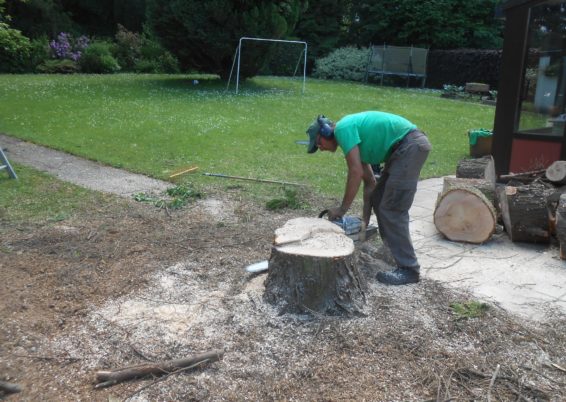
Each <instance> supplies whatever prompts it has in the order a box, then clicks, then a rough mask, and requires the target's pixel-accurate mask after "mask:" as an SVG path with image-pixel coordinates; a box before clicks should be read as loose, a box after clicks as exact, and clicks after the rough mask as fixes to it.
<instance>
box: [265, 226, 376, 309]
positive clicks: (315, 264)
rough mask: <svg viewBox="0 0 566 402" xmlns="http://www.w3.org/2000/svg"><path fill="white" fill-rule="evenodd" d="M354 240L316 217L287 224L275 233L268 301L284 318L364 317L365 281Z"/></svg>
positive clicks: (266, 284)
mask: <svg viewBox="0 0 566 402" xmlns="http://www.w3.org/2000/svg"><path fill="white" fill-rule="evenodd" d="M357 259H358V253H357V252H356V250H355V248H354V243H353V241H352V239H350V238H349V237H347V236H346V235H345V234H344V231H343V230H342V229H341V228H340V227H338V226H337V225H335V224H333V223H331V222H329V221H327V220H325V219H317V218H297V219H292V220H290V221H288V222H287V223H286V224H285V225H284V226H283V227H282V228H279V229H277V230H276V232H275V242H274V245H273V247H272V249H271V257H270V259H269V272H268V276H267V279H266V281H265V293H264V298H265V300H266V301H267V302H269V303H271V304H274V305H276V306H278V308H279V311H280V313H285V312H290V313H305V312H316V313H320V314H327V315H356V314H362V313H363V306H364V304H365V294H364V291H363V289H364V288H365V281H364V279H363V277H362V276H361V274H360V272H359V270H358V266H357V262H358V261H357Z"/></svg>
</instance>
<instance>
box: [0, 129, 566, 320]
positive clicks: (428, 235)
mask: <svg viewBox="0 0 566 402" xmlns="http://www.w3.org/2000/svg"><path fill="white" fill-rule="evenodd" d="M0 146H2V148H3V149H6V154H7V156H8V158H9V159H10V160H11V161H13V162H16V163H20V164H23V165H29V166H32V167H34V168H36V169H38V170H42V171H46V172H48V173H50V174H52V175H54V176H56V177H58V178H59V179H61V180H65V181H69V182H72V183H74V184H77V185H80V186H84V187H87V188H90V189H93V190H98V191H103V192H109V193H113V194H118V195H121V196H127V197H130V196H131V195H132V194H135V193H138V192H146V193H147V192H155V193H159V192H163V191H165V190H166V189H167V188H168V187H170V186H171V184H170V183H168V182H164V181H160V180H155V179H152V178H150V177H146V176H143V175H138V174H132V173H129V172H126V171H122V170H120V169H115V168H111V167H107V166H102V165H99V164H97V163H95V162H92V161H87V160H84V159H81V158H77V157H75V156H72V155H68V154H65V153H63V152H59V151H54V150H51V149H48V148H44V147H41V146H38V145H35V144H32V143H29V142H25V141H21V140H18V139H15V138H12V137H9V136H5V135H2V134H0ZM442 184H443V178H434V179H428V180H422V181H420V182H419V185H418V190H417V194H416V196H415V201H414V204H413V207H412V209H411V223H410V228H411V233H412V236H413V242H414V245H415V249H416V250H417V255H418V257H419V260H420V263H421V266H422V270H423V271H422V273H423V276H424V277H425V278H430V279H434V280H438V281H441V282H444V283H446V284H447V285H449V286H453V287H455V288H461V289H466V290H468V291H471V292H472V293H473V294H474V295H475V297H477V298H478V299H480V300H485V301H489V302H492V303H496V304H498V305H499V306H501V307H502V308H504V309H506V310H508V311H510V312H511V313H514V314H517V315H520V316H522V317H525V318H528V319H533V320H544V319H545V317H546V316H547V314H550V313H552V312H553V311H557V312H559V313H562V314H566V261H562V260H560V259H559V253H558V248H557V247H556V246H541V245H531V244H516V243H512V242H511V241H510V240H509V238H508V237H507V235H506V234H505V232H503V231H502V230H500V231H499V232H498V233H496V234H495V235H494V236H493V237H492V239H491V240H490V241H488V242H486V243H485V244H482V245H472V244H465V243H455V242H451V241H448V240H446V239H444V238H443V237H442V236H441V235H440V234H439V233H438V231H437V230H436V227H435V226H434V222H433V213H434V206H435V203H436V199H437V196H438V193H439V192H440V191H441V190H442ZM372 223H374V224H375V223H376V221H375V216H372Z"/></svg>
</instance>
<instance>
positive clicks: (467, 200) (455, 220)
mask: <svg viewBox="0 0 566 402" xmlns="http://www.w3.org/2000/svg"><path fill="white" fill-rule="evenodd" d="M444 184H445V185H444V189H443V191H442V193H441V194H440V195H439V197H438V200H437V203H436V208H435V211H434V225H435V226H436V228H437V230H438V231H439V232H440V233H442V234H443V235H444V236H445V237H446V238H448V239H449V240H452V241H462V242H467V243H476V244H477V243H484V242H486V241H487V240H489V239H490V238H491V235H492V234H493V232H495V225H496V223H497V213H496V211H495V208H494V207H493V203H492V202H491V201H490V200H489V199H488V198H487V197H486V196H485V195H484V194H483V193H482V192H481V191H479V190H478V189H477V188H474V187H473V185H471V184H470V185H468V184H466V183H465V182H460V183H457V184H456V183H453V182H452V183H450V182H449V183H448V184H447V182H446V181H445V182H444Z"/></svg>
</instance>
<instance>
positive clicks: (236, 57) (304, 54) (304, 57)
mask: <svg viewBox="0 0 566 402" xmlns="http://www.w3.org/2000/svg"><path fill="white" fill-rule="evenodd" d="M245 41H250V42H251V41H255V42H274V43H277V42H279V43H289V44H297V45H300V46H302V48H303V50H302V52H301V53H300V55H299V57H298V60H297V65H296V67H295V71H294V73H293V77H295V76H296V75H297V71H298V70H299V66H300V64H301V61H302V62H303V87H302V90H301V93H303V94H304V93H305V84H306V80H307V50H308V45H307V42H303V41H297V40H284V39H265V38H250V37H247V36H243V37H241V38H240V41H239V42H238V47H237V48H236V52H235V53H234V60H233V62H232V68H231V69H230V75H229V77H228V84H227V85H226V90H228V89H229V88H230V81H231V80H232V74H233V72H234V67H236V93H238V90H239V88H240V62H241V56H242V45H243V43H244V42H245Z"/></svg>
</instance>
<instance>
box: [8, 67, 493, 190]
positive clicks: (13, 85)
mask: <svg viewBox="0 0 566 402" xmlns="http://www.w3.org/2000/svg"><path fill="white" fill-rule="evenodd" d="M194 78H198V79H199V84H198V85H193V79H194ZM300 89H301V82H300V81H293V80H289V79H280V78H269V77H266V78H256V79H253V80H251V81H248V82H247V83H246V84H244V85H242V86H241V87H240V94H238V95H235V94H234V92H233V90H231V91H230V92H226V91H225V83H223V82H221V81H220V80H217V79H213V78H210V79H207V77H204V76H201V77H194V76H186V75H129V74H117V75H107V76H104V75H66V76H57V75H0V132H5V133H8V134H9V135H12V136H15V137H18V138H22V139H26V140H30V141H33V142H35V143H38V144H43V145H47V146H49V147H53V148H56V149H60V150H64V151H67V152H70V153H73V154H76V155H80V156H83V157H86V158H90V159H94V160H98V161H101V162H103V163H106V164H109V165H112V166H117V167H122V168H125V169H128V170H131V171H135V172H141V173H145V174H148V175H151V176H154V177H158V178H162V179H164V178H167V177H168V176H169V174H171V172H172V171H175V170H176V169H177V168H179V167H182V166H187V165H197V166H198V167H199V171H198V172H199V173H197V174H191V175H190V176H189V175H188V176H186V179H189V180H190V181H192V182H194V183H195V184H196V185H197V186H208V185H219V186H225V185H226V184H227V183H226V181H225V180H223V179H217V178H211V177H206V176H203V175H201V174H200V173H203V172H212V173H222V174H227V175H238V176H246V177H255V178H262V179H271V180H284V181H292V182H300V183H304V184H306V185H308V186H309V188H311V189H313V190H314V191H322V192H323V193H325V194H328V195H332V196H339V195H340V194H341V193H342V191H343V186H344V179H345V173H346V167H345V162H344V158H343V156H342V154H341V153H340V151H338V152H337V153H336V154H327V153H317V154H315V155H307V154H306V148H305V146H304V145H298V144H296V141H298V140H306V139H307V137H306V134H305V130H306V128H307V126H308V125H309V124H310V123H311V121H312V120H313V119H314V117H315V116H316V115H317V114H319V113H323V114H325V115H327V116H328V117H330V118H331V119H334V120H337V119H339V118H340V117H342V116H344V115H345V114H348V113H354V112H358V111H363V110H372V109H373V110H382V111H387V112H392V113H397V114H400V115H403V116H405V117H407V118H408V119H409V120H412V121H413V122H414V123H416V124H417V125H418V126H419V127H420V128H421V129H422V130H424V131H426V132H427V134H428V135H429V137H430V139H431V142H432V144H433V148H434V149H433V152H432V153H431V155H430V157H429V159H428V161H427V163H426V165H425V168H424V170H423V174H422V177H423V178H428V177H434V176H441V175H446V174H453V173H454V172H455V168H456V163H457V161H458V160H460V159H461V158H464V157H465V156H467V154H468V148H469V145H468V140H467V136H466V132H467V130H468V129H471V128H480V127H482V128H489V129H491V128H492V126H493V117H494V110H495V109H494V108H493V107H490V106H485V105H481V104H476V103H471V102H462V101H454V100H449V99H444V98H441V97H440V96H439V94H438V93H434V92H431V91H419V90H406V89H402V88H387V87H385V88H384V87H379V86H375V85H362V84H357V83H347V82H331V81H320V80H312V79H308V80H307V86H306V92H305V94H304V95H301V91H300ZM232 184H234V183H232Z"/></svg>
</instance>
